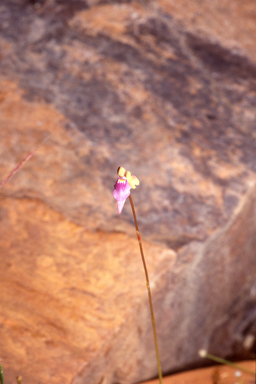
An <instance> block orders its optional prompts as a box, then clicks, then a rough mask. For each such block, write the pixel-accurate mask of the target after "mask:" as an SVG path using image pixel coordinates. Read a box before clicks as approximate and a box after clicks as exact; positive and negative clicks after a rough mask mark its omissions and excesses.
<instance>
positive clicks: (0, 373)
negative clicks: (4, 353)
mask: <svg viewBox="0 0 256 384" xmlns="http://www.w3.org/2000/svg"><path fill="white" fill-rule="evenodd" d="M0 383H1V384H4V372H3V367H2V364H1V361H0Z"/></svg>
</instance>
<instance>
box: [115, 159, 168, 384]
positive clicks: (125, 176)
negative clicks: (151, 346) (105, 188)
mask: <svg viewBox="0 0 256 384" xmlns="http://www.w3.org/2000/svg"><path fill="white" fill-rule="evenodd" d="M117 174H118V179H117V181H116V183H115V186H114V191H113V195H114V197H115V199H116V200H117V207H118V213H121V212H122V209H123V206H124V203H125V201H126V199H127V197H129V200H130V204H131V208H132V214H133V218H134V224H135V229H136V235H137V239H138V242H139V247H140V254H141V259H142V263H143V267H144V272H145V277H146V286H147V291H148V300H149V306H150V313H151V322H152V327H153V334H154V341H155V350H156V359H157V367H158V377H159V383H160V384H162V369H161V364H160V357H159V349H158V342H157V334H156V324H155V316H154V310H153V303H152V296H151V290H150V284H149V277H148V270H147V265H146V260H145V256H144V252H143V247H142V240H141V234H140V231H139V227H138V222H137V218H136V213H135V208H134V204H133V201H132V197H131V194H130V190H131V188H132V189H135V188H136V186H137V185H139V180H138V179H137V177H136V176H132V175H131V173H130V172H129V171H126V170H125V169H124V168H123V167H119V168H118V170H117Z"/></svg>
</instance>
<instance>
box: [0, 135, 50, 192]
mask: <svg viewBox="0 0 256 384" xmlns="http://www.w3.org/2000/svg"><path fill="white" fill-rule="evenodd" d="M48 138H49V136H47V137H46V138H45V139H44V140H43V141H42V143H44V142H45V141H46V140H47V139H48ZM42 143H41V144H42ZM41 144H40V145H41ZM37 149H38V146H37V147H36V148H35V149H34V150H33V151H32V152H30V153H29V154H28V155H27V156H26V157H25V159H23V160H22V161H21V162H20V163H19V164H18V165H17V166H16V167H15V168H14V169H13V170H12V171H11V173H9V175H8V176H7V177H6V178H5V179H4V180H3V181H2V182H1V183H0V188H1V187H3V186H4V185H5V183H7V181H8V180H9V179H10V178H11V177H12V176H13V175H15V173H16V172H18V170H19V169H20V168H21V167H22V165H24V164H25V163H26V162H27V161H28V160H29V159H30V158H31V157H32V156H33V155H34V153H35V152H36V150H37Z"/></svg>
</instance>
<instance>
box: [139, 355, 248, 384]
mask: <svg viewBox="0 0 256 384" xmlns="http://www.w3.org/2000/svg"><path fill="white" fill-rule="evenodd" d="M238 364H239V365H241V366H242V367H244V368H246V369H249V370H251V371H252V372H255V362H254V361H252V360H251V361H241V362H239V363H238ZM239 381H240V383H241V382H242V383H243V384H251V383H253V382H254V376H253V375H252V374H250V373H248V372H244V371H239V370H238V369H234V368H231V367H228V366H226V365H223V366H221V365H217V366H213V367H209V368H201V369H194V370H192V371H188V372H183V373H177V374H174V375H171V376H168V377H164V379H163V384H234V383H235V382H238V383H239ZM158 383H159V381H158V380H151V381H147V382H144V383H143V384H158Z"/></svg>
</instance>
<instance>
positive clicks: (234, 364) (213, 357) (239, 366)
mask: <svg viewBox="0 0 256 384" xmlns="http://www.w3.org/2000/svg"><path fill="white" fill-rule="evenodd" d="M198 354H199V356H200V357H202V358H204V357H207V358H208V359H210V360H213V361H216V362H217V363H221V364H224V365H229V366H230V367H233V368H235V369H239V370H240V371H244V372H247V373H250V374H251V375H253V376H254V375H255V372H254V371H252V370H251V369H249V368H246V367H243V366H242V365H240V364H236V363H232V362H231V361H228V360H225V359H222V358H221V357H218V356H214V355H211V354H210V353H208V352H207V351H206V350H205V349H200V351H198Z"/></svg>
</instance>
